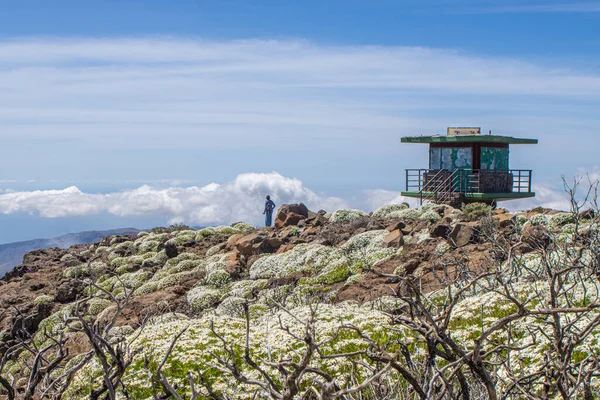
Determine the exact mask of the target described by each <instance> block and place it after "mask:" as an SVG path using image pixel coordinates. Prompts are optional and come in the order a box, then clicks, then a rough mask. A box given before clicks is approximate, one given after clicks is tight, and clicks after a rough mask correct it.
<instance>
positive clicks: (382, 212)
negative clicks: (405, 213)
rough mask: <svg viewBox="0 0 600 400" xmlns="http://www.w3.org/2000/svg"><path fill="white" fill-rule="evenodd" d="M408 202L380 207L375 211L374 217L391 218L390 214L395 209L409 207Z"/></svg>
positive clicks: (399, 209)
mask: <svg viewBox="0 0 600 400" xmlns="http://www.w3.org/2000/svg"><path fill="white" fill-rule="evenodd" d="M407 208H408V207H407V205H406V204H387V205H385V206H383V207H380V208H378V209H377V210H376V211H375V212H374V213H373V216H374V217H378V218H390V214H391V213H393V212H395V211H402V210H404V209H407Z"/></svg>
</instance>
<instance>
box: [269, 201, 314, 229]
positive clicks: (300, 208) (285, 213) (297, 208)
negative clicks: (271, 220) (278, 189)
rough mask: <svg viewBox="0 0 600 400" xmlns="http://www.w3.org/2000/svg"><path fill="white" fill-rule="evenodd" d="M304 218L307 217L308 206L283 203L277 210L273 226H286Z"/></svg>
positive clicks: (278, 227)
mask: <svg viewBox="0 0 600 400" xmlns="http://www.w3.org/2000/svg"><path fill="white" fill-rule="evenodd" d="M306 218H308V208H306V206H305V205H304V204H302V203H300V204H284V205H282V206H281V207H280V208H279V210H278V211H277V216H276V217H275V228H276V229H282V228H284V227H286V226H291V225H298V223H299V222H300V221H302V220H303V219H306Z"/></svg>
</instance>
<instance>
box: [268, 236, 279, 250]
mask: <svg viewBox="0 0 600 400" xmlns="http://www.w3.org/2000/svg"><path fill="white" fill-rule="evenodd" d="M267 242H268V243H269V246H271V247H272V248H273V249H278V248H279V247H280V246H281V245H282V244H283V241H282V240H281V239H279V238H278V237H271V238H269V239H268V240H267Z"/></svg>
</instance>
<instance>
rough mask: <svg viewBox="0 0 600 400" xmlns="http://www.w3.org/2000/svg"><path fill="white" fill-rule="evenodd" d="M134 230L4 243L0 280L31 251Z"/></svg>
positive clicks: (0, 260)
mask: <svg viewBox="0 0 600 400" xmlns="http://www.w3.org/2000/svg"><path fill="white" fill-rule="evenodd" d="M139 231H140V230H139V229H136V228H121V229H112V230H107V231H85V232H77V233H67V234H66V235H62V236H58V237H55V238H50V239H33V240H26V241H23V242H14V243H6V244H1V245H0V278H2V277H3V276H4V274H6V273H7V272H8V271H10V270H11V269H12V268H14V267H15V266H17V265H19V264H21V263H22V262H23V256H24V255H25V254H26V253H28V252H30V251H33V250H38V249H49V248H52V247H59V248H62V249H66V248H69V247H71V246H73V245H75V244H88V243H94V242H98V241H100V239H101V238H102V237H104V236H113V235H130V234H135V233H138V232H139Z"/></svg>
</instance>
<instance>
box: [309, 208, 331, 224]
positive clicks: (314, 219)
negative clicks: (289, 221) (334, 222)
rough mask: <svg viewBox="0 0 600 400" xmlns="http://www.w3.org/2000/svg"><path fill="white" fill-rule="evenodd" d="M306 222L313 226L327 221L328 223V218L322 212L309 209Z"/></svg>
mask: <svg viewBox="0 0 600 400" xmlns="http://www.w3.org/2000/svg"><path fill="white" fill-rule="evenodd" d="M305 223H306V224H307V225H312V226H323V225H325V223H327V218H325V217H324V216H323V215H321V214H318V213H314V212H312V211H309V212H308V218H306V220H305Z"/></svg>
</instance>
